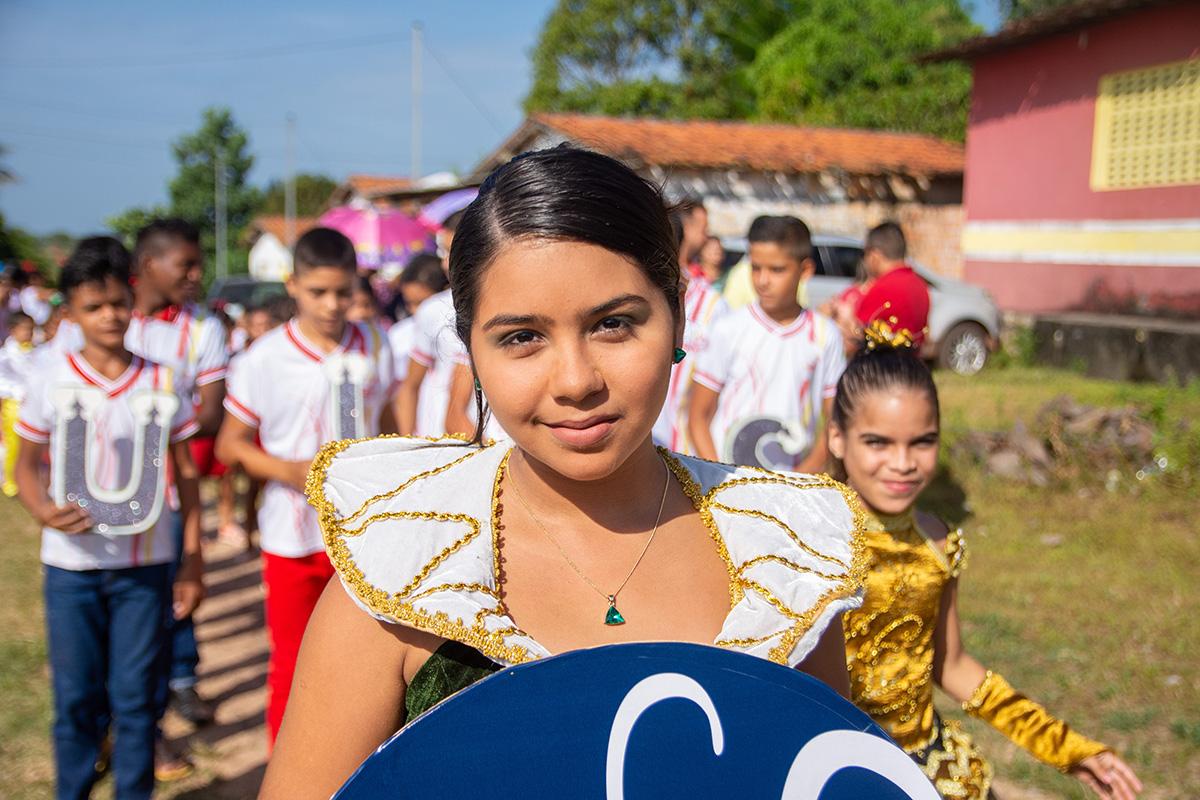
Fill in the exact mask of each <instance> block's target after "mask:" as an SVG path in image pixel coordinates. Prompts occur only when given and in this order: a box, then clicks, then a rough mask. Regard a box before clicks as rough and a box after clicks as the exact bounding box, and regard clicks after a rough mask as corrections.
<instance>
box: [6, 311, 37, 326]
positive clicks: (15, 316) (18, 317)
mask: <svg viewBox="0 0 1200 800" xmlns="http://www.w3.org/2000/svg"><path fill="white" fill-rule="evenodd" d="M26 323H28V324H30V325H32V324H33V317H31V316H29V315H28V314H26V313H25V312H24V311H15V312H13V313H12V314H11V315H10V316H9V318H8V327H9V329H10V330H11V329H12V328H15V327H17V326H18V325H24V324H26Z"/></svg>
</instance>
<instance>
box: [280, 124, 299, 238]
mask: <svg viewBox="0 0 1200 800" xmlns="http://www.w3.org/2000/svg"><path fill="white" fill-rule="evenodd" d="M295 140H296V115H295V114H293V113H292V112H290V111H289V112H288V115H287V154H286V155H287V164H286V165H285V167H284V168H285V169H286V170H287V175H286V176H285V177H284V184H283V236H284V240H285V241H284V243H283V246H284V247H286V248H288V249H289V250H290V249H291V248H292V245H293V244H294V243H295V241H296V148H295Z"/></svg>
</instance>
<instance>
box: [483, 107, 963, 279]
mask: <svg viewBox="0 0 1200 800" xmlns="http://www.w3.org/2000/svg"><path fill="white" fill-rule="evenodd" d="M562 142H573V143H576V144H579V145H582V146H585V147H590V148H592V149H594V150H598V151H600V152H602V153H607V154H608V155H611V156H613V157H615V158H619V159H621V160H622V161H624V162H625V163H626V164H628V165H629V166H631V167H633V168H634V169H636V170H638V171H639V172H640V173H641V174H642V175H644V176H645V177H647V178H649V179H650V180H652V181H654V182H655V183H658V184H659V185H661V186H663V187H664V190H665V192H666V194H667V197H668V198H669V199H671V200H678V199H681V198H683V197H700V198H702V199H703V200H704V205H705V207H706V208H707V210H708V222H709V229H710V230H711V231H712V232H713V233H714V234H716V235H717V236H744V235H745V234H746V231H747V230H748V229H749V227H750V223H751V222H752V221H753V220H754V218H755V217H757V216H759V215H760V214H795V215H796V216H799V217H800V218H801V219H803V220H804V221H805V222H807V223H808V224H809V225H810V226H811V227H812V229H813V230H814V231H815V232H817V233H824V234H841V235H845V236H851V237H855V238H861V237H863V236H865V235H866V232H867V231H868V230H869V229H870V228H871V227H873V226H874V225H876V224H878V223H880V222H882V221H883V220H885V219H894V220H896V221H897V222H899V223H900V224H901V225H903V226H904V229H905V231H906V232H907V234H908V237H909V244H910V252H911V253H912V254H913V257H914V258H916V259H917V260H918V261H920V262H921V263H923V264H925V265H927V266H929V267H931V268H932V269H934V270H936V271H938V272H940V273H942V274H943V275H949V276H952V277H958V276H960V275H961V274H962V261H961V257H960V250H959V246H958V243H959V239H960V237H961V231H962V227H961V226H962V169H963V150H962V145H960V144H958V143H956V142H947V141H944V140H942V139H938V138H936V137H934V136H926V135H923V134H916V133H892V132H888V131H868V130H849V129H843V128H811V127H802V126H798V125H759V124H753V123H747V122H713V121H707V120H687V121H680V120H659V119H644V118H639V119H630V118H617V117H602V116H592V115H585V114H534V115H532V116H530V117H529V118H528V119H527V120H525V122H524V124H522V125H521V127H520V128H519V129H518V130H517V131H516V132H515V133H514V134H513V135H512V136H510V137H509V138H508V139H507V140H506V141H505V142H503V143H502V144H501V145H500V146H499V147H498V148H497V149H496V150H495V151H494V152H493V153H492V154H491V155H489V156H487V157H486V158H485V159H484V160H483V161H482V162H481V163H480V164H479V165H478V166H477V167H476V169H475V175H474V178H475V179H476V180H482V178H483V176H485V175H486V174H487V173H488V172H490V171H491V170H493V169H495V168H496V167H497V166H499V165H501V164H503V163H504V162H506V161H508V160H509V159H510V158H512V157H513V156H514V155H516V154H518V153H522V152H525V151H527V150H537V149H540V148H544V147H553V146H555V145H557V144H560V143H562Z"/></svg>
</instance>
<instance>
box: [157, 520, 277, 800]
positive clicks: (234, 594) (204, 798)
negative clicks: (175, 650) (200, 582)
mask: <svg viewBox="0 0 1200 800" xmlns="http://www.w3.org/2000/svg"><path fill="white" fill-rule="evenodd" d="M205 553H206V555H205V557H206V560H207V562H208V567H207V578H206V581H205V582H206V584H207V586H208V598H207V599H206V600H205V602H204V604H203V605H202V606H201V608H200V610H199V612H198V613H197V615H196V622H197V624H196V636H197V639H198V640H199V643H200V670H199V678H200V683H199V692H200V694H201V695H202V696H203V697H205V698H206V699H208V700H210V701H212V702H213V703H215V704H216V721H215V722H213V724H211V725H206V726H203V727H200V728H197V729H195V730H193V729H192V726H191V725H190V724H189V723H187V722H185V721H184V720H182V719H179V718H177V717H176V716H175V715H174V714H172V715H169V716H168V718H167V721H166V723H167V724H166V733H167V737H168V738H169V739H170V740H172V741H173V742H175V743H176V744H177V745H187V746H188V747H190V748H191V752H192V759H193V761H194V763H195V765H196V771H195V773H194V774H193V775H191V776H190V777H188V778H185V779H183V780H180V781H178V782H175V783H170V784H159V792H158V796H159V797H164V798H195V799H196V800H242V798H252V797H254V796H255V795H256V794H257V793H258V787H259V784H260V783H261V782H262V776H263V771H264V770H265V769H266V760H267V732H266V726H265V724H264V722H263V709H264V707H265V703H266V699H267V690H266V676H267V637H266V629H265V627H264V620H263V589H262V571H261V563H260V560H259V558H258V555H257V553H246V552H244V551H241V550H240V549H239V548H235V547H233V546H230V545H228V544H225V543H222V542H213V543H211V544H208V545H207V546H206V548H205Z"/></svg>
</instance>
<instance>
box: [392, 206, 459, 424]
mask: <svg viewBox="0 0 1200 800" xmlns="http://www.w3.org/2000/svg"><path fill="white" fill-rule="evenodd" d="M467 197H469V195H468V196H463V197H462V206H461V208H459V209H458V210H456V211H454V212H453V213H451V214H450V215H449V216H448V217H446V219H445V221H444V222H442V223H441V228H440V230H439V231H438V234H437V242H438V254H439V256H440V257H441V259H442V269H443V270H447V269H448V268H449V263H450V262H449V260H448V259H449V258H450V246H451V244H452V243H453V242H454V235H455V230H456V229H457V227H458V224H459V221H460V220H461V219H462V215H463V212H462V208H466V205H467V203H468V202H470V201H469V200H468V199H467ZM413 319H414V323H413V325H414V329H413V340H412V349H411V351H410V355H409V363H408V370H407V372H406V375H405V379H404V383H403V385H401V387H400V394H399V397H398V398H397V419H396V422H397V424H398V425H399V428H400V433H401V434H403V435H405V436H408V435H413V434H415V435H418V436H441V435H442V434H444V433H446V431H447V425H446V411H447V409H448V408H449V406H450V387H451V385H452V384H453V382H454V373H455V367H456V365H458V364H459V360H460V358H459V356H460V353H461V352H462V344H461V343H460V342H459V341H458V339H457V337H456V336H455V333H454V301H453V300H452V299H451V297H450V290H449V289H446V290H444V291H441V292H438V293H437V294H435V295H433V296H432V297H430V298H428V299H427V300H425V301H424V302H423V303H421V307H420V308H419V309H417V312H416V313H415V314H414V315H413Z"/></svg>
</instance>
